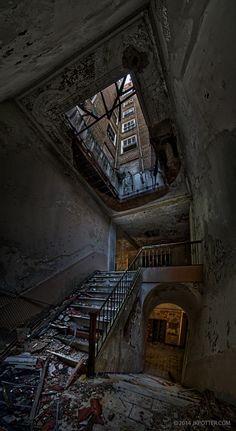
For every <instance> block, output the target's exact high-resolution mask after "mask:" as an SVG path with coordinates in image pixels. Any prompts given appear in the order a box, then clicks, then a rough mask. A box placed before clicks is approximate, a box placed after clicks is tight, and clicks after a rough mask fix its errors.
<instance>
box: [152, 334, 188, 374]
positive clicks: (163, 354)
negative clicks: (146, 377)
mask: <svg viewBox="0 0 236 431" xmlns="http://www.w3.org/2000/svg"><path fill="white" fill-rule="evenodd" d="M183 358H184V348H182V347H178V346H169V345H166V344H164V343H158V342H156V343H154V344H153V343H150V342H147V344H146V352H145V372H146V373H148V374H152V375H154V376H160V377H164V378H167V379H169V378H170V377H171V376H172V377H173V378H174V380H175V381H176V382H180V381H181V374H182V366H183Z"/></svg>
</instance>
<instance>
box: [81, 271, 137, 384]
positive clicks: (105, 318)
mask: <svg viewBox="0 0 236 431" xmlns="http://www.w3.org/2000/svg"><path fill="white" fill-rule="evenodd" d="M133 263H134V262H132V263H131V265H130V266H129V268H128V269H127V270H126V271H125V272H124V273H123V275H122V276H121V278H120V279H119V281H118V282H117V284H116V285H115V287H114V289H113V290H112V292H111V293H110V294H109V296H108V297H107V299H106V300H105V301H104V303H103V305H102V307H101V308H100V309H99V310H98V311H93V312H91V313H90V328H89V358H88V368H87V373H88V376H93V375H94V373H95V359H96V356H97V355H98V353H99V352H100V350H101V348H102V346H103V344H104V342H105V341H106V339H107V336H108V334H109V333H110V331H111V329H112V327H113V325H114V323H115V321H116V319H117V317H118V315H119V313H120V312H121V310H122V309H123V306H124V305H125V304H126V302H127V300H128V298H129V296H130V295H131V293H132V292H133V290H134V288H135V287H136V286H137V284H138V281H139V279H140V276H141V268H139V269H138V270H137V269H136V270H134V269H133Z"/></svg>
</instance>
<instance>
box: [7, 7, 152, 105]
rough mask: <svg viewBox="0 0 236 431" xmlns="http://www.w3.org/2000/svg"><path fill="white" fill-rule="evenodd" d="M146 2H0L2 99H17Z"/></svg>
mask: <svg viewBox="0 0 236 431" xmlns="http://www.w3.org/2000/svg"><path fill="white" fill-rule="evenodd" d="M147 3H148V2H147V1H146V0H126V1H125V2H124V1H122V0H113V1H111V0H99V1H94V0H79V1H75V0H67V1H64V0H50V1H48V0H9V1H1V2H0V53H1V62H0V76H1V79H0V83H1V84H0V101H3V100H4V99H6V98H9V97H14V96H15V95H16V94H17V93H19V92H21V91H23V90H24V89H25V88H26V87H29V86H31V85H32V84H33V83H35V82H36V81H38V80H39V79H41V78H42V77H44V76H46V75H47V74H49V73H50V72H52V71H53V70H55V68H57V67H58V66H59V65H61V64H63V63H64V62H65V61H66V60H67V59H68V58H70V57H71V56H73V55H74V54H76V53H77V52H78V51H80V50H82V49H83V48H85V47H88V45H89V43H91V42H92V41H94V40H99V38H100V37H102V36H103V35H104V34H106V33H108V32H109V31H110V30H111V28H114V26H117V25H118V24H119V23H120V22H122V20H123V17H128V16H129V15H132V14H133V13H136V12H137V10H138V9H139V8H140V7H143V6H145V4H147Z"/></svg>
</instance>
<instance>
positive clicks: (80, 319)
mask: <svg viewBox="0 0 236 431" xmlns="http://www.w3.org/2000/svg"><path fill="white" fill-rule="evenodd" d="M69 317H70V319H71V321H72V322H75V323H76V324H78V325H80V328H81V329H84V328H86V329H87V328H89V324H90V317H89V316H86V315H84V316H78V315H77V314H71V315H69ZM98 321H99V326H106V325H107V324H108V323H109V320H107V321H106V320H102V319H99V320H98Z"/></svg>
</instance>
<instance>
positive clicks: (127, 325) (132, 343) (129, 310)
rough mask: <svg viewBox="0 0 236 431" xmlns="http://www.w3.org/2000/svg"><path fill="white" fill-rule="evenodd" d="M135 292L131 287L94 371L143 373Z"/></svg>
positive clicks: (139, 310)
mask: <svg viewBox="0 0 236 431" xmlns="http://www.w3.org/2000/svg"><path fill="white" fill-rule="evenodd" d="M137 289H138V288H137V287H136V288H134V291H133V292H132V294H131V295H130V298H129V299H128V301H127V303H126V304H125V306H124V308H123V310H122V311H121V313H120V315H119V316H118V319H117V321H116V323H115V324H114V326H113V328H112V329H111V332H110V334H109V335H108V337H107V339H106V341H105V343H104V346H103V348H102V350H101V352H100V353H99V355H98V357H97V360H96V367H95V368H96V372H120V373H139V372H141V371H143V365H144V363H143V359H144V356H143V355H144V345H143V342H144V326H143V318H142V308H141V301H140V295H139V293H138V291H137Z"/></svg>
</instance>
